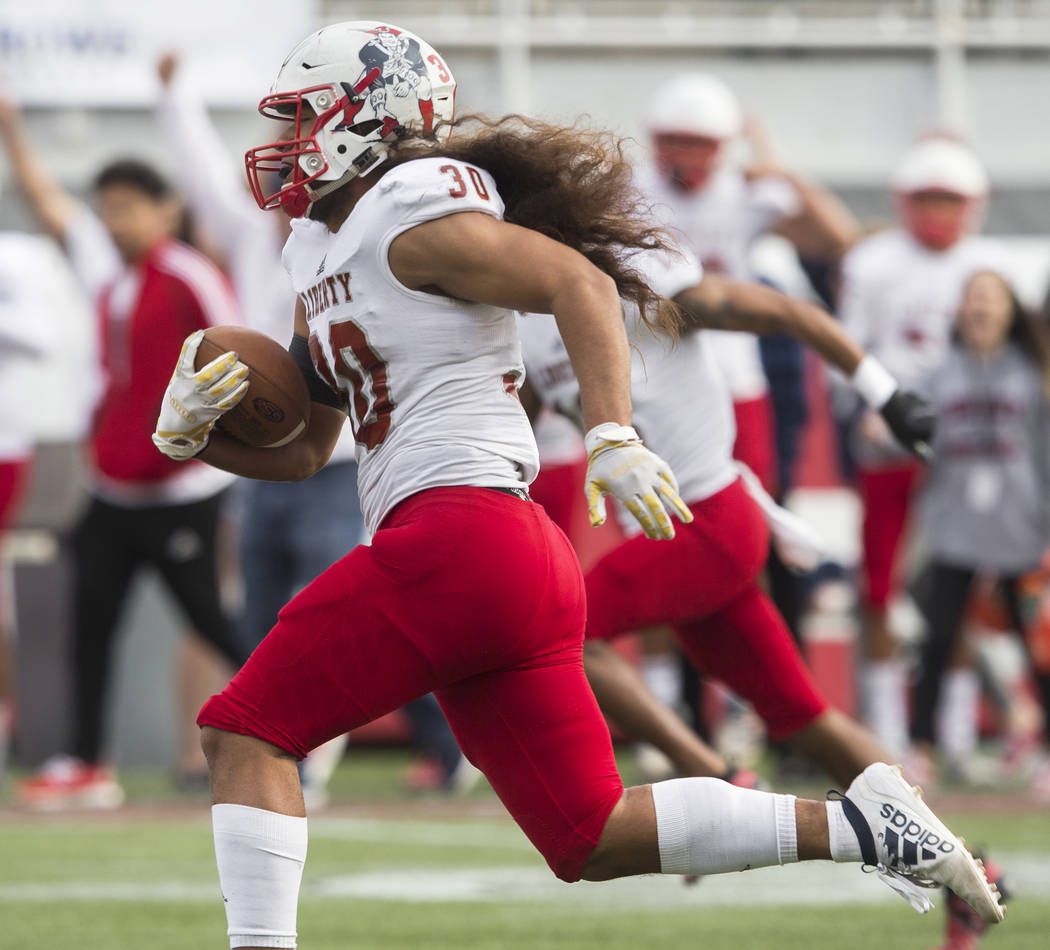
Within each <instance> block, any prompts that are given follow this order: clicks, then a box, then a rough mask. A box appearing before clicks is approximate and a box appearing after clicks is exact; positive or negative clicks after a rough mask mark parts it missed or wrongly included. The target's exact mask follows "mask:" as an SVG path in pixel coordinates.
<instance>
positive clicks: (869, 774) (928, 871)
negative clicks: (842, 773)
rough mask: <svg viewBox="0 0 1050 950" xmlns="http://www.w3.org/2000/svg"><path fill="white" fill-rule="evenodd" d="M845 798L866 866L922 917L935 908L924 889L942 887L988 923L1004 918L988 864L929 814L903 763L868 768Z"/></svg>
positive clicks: (879, 764) (855, 781)
mask: <svg viewBox="0 0 1050 950" xmlns="http://www.w3.org/2000/svg"><path fill="white" fill-rule="evenodd" d="M841 800H842V806H843V810H844V812H845V814H846V818H847V819H848V820H849V822H850V824H851V825H852V826H853V830H854V831H855V832H856V834H857V838H858V840H859V841H860V849H861V854H862V855H863V859H864V864H865V866H867V867H871V868H873V869H875V870H877V871H878V873H879V877H880V878H882V880H883V881H885V882H886V884H888V885H889V886H890V887H891V888H893V890H895V891H896V892H897V893H898V894H899V895H900V896H901V897H903V898H904V899H905V900H906V901H908V903H909V904H911V906H912V907H914V908H915V910H917V911H918V912H919V913H920V914H925V913H926V912H927V911H928V910H929V909H930V908H931V907H932V906H933V902H932V901H931V900H930V899H929V897H927V896H926V894H925V893H924V892H923V891H922V890H920V888H930V887H937V886H939V885H943V886H945V887H947V888H948V889H949V890H950V891H952V892H953V893H955V894H956V895H958V896H959V897H961V898H962V899H963V900H964V901H966V903H967V904H969V905H970V906H971V907H972V908H973V909H974V910H975V911H976V912H977V913H978V914H980V915H981V918H982V919H983V920H986V921H988V922H989V923H998V922H999V921H1000V920H1002V919H1003V915H1004V913H1005V908H1004V907H1003V906H1002V904H1000V903H999V897H1000V895H999V890H998V888H997V887H996V886H995V885H994V884H991V883H989V881H988V878H987V877H986V876H985V872H984V865H983V864H982V863H981V861H980V860H979V859H978V858H975V857H974V856H973V855H972V854H970V852H969V851H967V850H966V844H965V842H964V841H963V839H962V838H958V837H956V836H955V835H954V834H952V832H951V831H949V830H948V828H947V827H945V825H944V824H943V822H941V820H940V819H939V818H938V817H937V816H936V815H935V814H934V813H933V812H932V811H931V810H930V808H929V806H928V805H927V804H926V803H925V802H924V801H923V800H922V795H921V792H920V791H919V789H918V788H913V787H912V786H911V785H909V784H908V783H907V782H906V781H905V780H904V778H903V776H902V774H901V768H900V766H899V765H893V766H891V765H885V764H883V763H881V762H876V763H875V764H874V765H869V766H868V767H867V768H866V769H865V770H864V771H863V772H861V773H860V775H858V776H857V777H856V778H855V779H854V780H853V783H852V784H851V785H850V787H849V788H848V789H847V790H846V794H845V795H844V796H843V797H842V799H841Z"/></svg>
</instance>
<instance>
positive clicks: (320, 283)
mask: <svg viewBox="0 0 1050 950" xmlns="http://www.w3.org/2000/svg"><path fill="white" fill-rule="evenodd" d="M465 211H474V212H481V213H483V214H489V215H492V216H493V217H495V218H501V217H502V215H503V202H502V200H501V199H500V196H499V194H498V193H497V192H496V185H495V182H494V181H493V179H492V176H491V175H489V174H488V172H485V171H483V170H481V169H479V168H476V167H474V166H472V165H467V164H465V163H463V162H457V161H452V160H450V159H447V158H440V157H439V158H423V159H418V160H416V161H412V162H406V163H405V164H403V165H400V166H398V167H396V168H393V169H391V170H390V171H389V172H387V173H386V174H385V175H383V177H382V178H381V179H380V180H379V181H378V182H377V183H376V184H375V185H374V186H373V187H372V188H371V189H370V190H369V191H367V192H366V193H365V194H364V196H363V197H362V198H361V199H360V200H359V201H358V203H357V204H356V205H355V207H354V209H353V211H352V212H351V213H350V216H349V217H348V218H347V219H346V221H345V222H344V223H343V225H342V226H341V227H340V228H339V230H338V231H337V232H335V233H332V232H331V231H329V230H328V228H327V227H326V226H325V225H324V224H322V223H321V222H318V221H311V220H308V219H299V220H295V221H293V222H292V235H291V237H290V238H289V239H288V243H287V245H286V246H285V250H284V264H285V267H286V268H287V270H288V272H289V274H291V278H292V286H293V287H294V289H295V292H296V293H297V294H298V295H299V298H300V299H301V300H302V302H303V305H304V306H305V308H306V315H307V320H308V322H309V325H310V350H311V353H312V355H313V357H314V363H315V365H316V366H317V368H318V372H319V373H320V374H321V375H322V376H323V377H324V378H325V379H326V380H327V381H328V383H329V385H332V386H333V388H335V389H337V390H338V391H339V392H340V393H341V394H343V396H344V398H345V399H346V401H347V411H348V413H349V416H350V424H351V425H352V427H353V431H354V438H355V440H356V443H357V460H358V465H359V470H358V490H359V493H360V496H361V508H362V511H363V512H364V516H365V524H366V526H367V528H368V531H369V532H370V533H374V532H375V531H376V530H377V528H378V527H379V524H380V522H382V520H383V517H384V516H385V515H386V514H387V512H389V511H390V509H391V508H393V506H394V505H396V504H397V503H398V502H399V501H401V500H402V499H404V498H407V497H408V496H409V495H413V494H415V493H416V492H419V491H423V490H424V489H427V488H435V487H438V486H443V485H444V486H448V485H477V486H482V487H488V488H518V489H524V488H527V487H528V484H529V483H530V482H531V481H532V480H533V478H535V476H536V472H537V470H538V468H539V461H538V458H537V454H536V442H535V440H534V439H533V436H532V430H531V428H530V426H529V423H528V420H527V419H526V417H525V412H524V411H523V409H522V407H521V403H520V402H519V401H518V397H517V390H518V386H519V385H520V384H521V380H522V379H523V377H524V367H523V365H522V361H521V346H520V344H519V342H518V335H517V329H516V326H515V320H514V314H513V313H512V312H511V311H509V310H503V309H500V308H498V307H490V306H487V305H482V304H472V303H464V302H463V301H458V300H452V299H450V298H448V297H443V296H439V295H435V294H429V293H423V292H420V291H415V290H410V289H408V288H407V287H405V286H404V285H403V284H401V283H399V282H398V280H397V279H396V278H395V277H394V275H393V273H392V272H391V270H390V265H389V262H388V259H387V254H388V251H389V248H390V244H391V242H392V241H393V240H394V238H396V237H397V236H398V235H399V234H401V233H403V232H404V231H407V230H409V229H410V228H412V227H415V226H416V225H419V224H422V223H423V222H425V221H432V220H434V219H436V218H442V217H444V216H446V215H450V214H457V213H460V212H465Z"/></svg>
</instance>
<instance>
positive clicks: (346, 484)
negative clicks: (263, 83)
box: [157, 53, 479, 809]
mask: <svg viewBox="0 0 1050 950" xmlns="http://www.w3.org/2000/svg"><path fill="white" fill-rule="evenodd" d="M178 64H179V61H178V56H177V54H175V53H167V54H165V55H164V56H162V57H161V58H160V60H158V63H157V74H158V78H159V79H160V85H161V94H160V98H159V99H158V101H157V120H158V124H159V125H160V128H161V130H162V132H163V133H164V137H165V141H166V142H167V144H168V147H169V149H170V151H171V153H172V155H173V157H174V159H175V162H174V168H175V170H176V174H177V176H178V184H179V187H180V191H181V192H182V194H183V195H184V196H185V200H186V203H187V205H188V207H189V210H190V212H191V213H192V215H193V220H194V224H195V226H196V227H198V228H199V229H200V230H201V233H202V236H203V238H204V242H205V244H206V246H207V247H208V249H209V251H211V252H214V253H215V254H216V255H217V257H218V258H219V260H220V261H221V262H222V263H223V265H224V267H225V269H226V272H227V273H228V274H229V278H230V283H231V284H232V286H233V290H234V293H235V295H236V297H237V301H238V304H239V305H240V308H241V311H242V312H243V314H244V318H245V322H246V323H247V324H248V325H249V326H251V327H253V328H254V329H256V330H260V331H261V332H263V333H266V334H267V335H268V336H270V337H272V338H273V339H275V340H276V341H277V342H279V343H280V344H281V345H282V346H286V345H287V344H288V341H289V340H291V338H292V314H293V313H294V311H295V299H296V298H295V293H294V292H293V290H292V285H291V282H290V281H289V279H288V274H287V272H286V271H285V269H284V267H283V266H282V264H281V250H282V248H283V246H284V243H285V241H286V240H287V238H288V235H289V233H290V230H291V229H290V226H289V223H288V222H289V219H288V217H287V216H286V215H283V214H276V215H275V214H264V213H263V212H262V211H260V210H259V207H258V205H256V203H255V202H254V201H253V200H252V197H251V195H250V194H249V193H248V190H247V188H246V187H245V183H244V179H243V174H242V173H241V171H240V169H239V168H238V167H237V166H235V164H234V162H233V160H232V158H231V156H230V154H229V151H228V149H227V147H226V145H225V144H224V143H223V142H222V140H221V138H220V137H219V134H218V132H217V131H216V129H215V127H214V126H213V125H212V123H211V120H210V119H209V117H208V113H207V110H206V109H205V107H204V103H203V102H202V101H201V100H200V98H199V97H198V96H196V95H195V94H194V93H193V92H192V91H191V90H190V89H189V88H187V85H186V84H185V83H182V82H179V81H178ZM236 492H237V509H238V513H239V518H238V521H239V544H238V551H239V557H240V571H241V581H242V584H241V587H242V597H241V601H242V604H241V612H240V620H239V624H238V633H239V635H240V639H241V647H242V649H243V651H244V653H245V655H247V654H249V653H251V651H252V650H254V649H255V648H256V647H257V646H258V645H259V644H260V643H261V642H262V639H263V637H265V636H266V634H267V633H268V632H269V630H270V628H271V627H272V626H273V625H274V624H275V623H276V622H277V612H278V610H280V608H281V607H283V606H284V605H285V604H286V603H287V602H288V601H289V600H290V599H291V598H292V595H293V594H295V593H296V592H298V591H299V590H301V589H302V588H303V587H305V586H306V584H308V583H309V582H310V581H311V580H313V578H315V577H317V575H318V574H320V573H321V572H322V571H324V570H325V569H326V568H328V567H330V566H331V565H332V564H334V563H335V562H336V561H338V560H339V558H341V557H342V556H343V555H344V554H346V553H347V551H349V550H350V549H351V548H353V547H354V546H355V545H357V544H360V543H361V542H362V541H363V540H364V519H363V518H362V516H361V507H360V503H359V501H358V497H357V464H356V462H355V461H354V436H353V432H352V431H351V430H350V427H349V426H347V427H346V428H345V429H344V430H343V433H342V434H341V436H340V438H339V441H338V442H337V443H336V447H335V450H334V451H333V453H332V457H331V459H330V460H329V462H328V464H327V465H325V466H324V468H322V469H321V470H320V471H319V472H317V473H315V474H314V475H313V476H312V477H311V478H310V479H309V480H308V481H306V482H269V481H262V480H259V479H243V480H241V481H240V482H239V483H238V484H237V488H236ZM204 698H207V697H204ZM405 714H406V715H407V717H408V721H409V725H410V728H411V731H412V734H413V737H414V739H415V741H416V744H417V745H418V747H419V748H420V750H421V751H422V753H423V755H424V758H423V759H421V760H420V761H419V762H417V763H416V764H415V766H413V767H412V768H411V770H410V771H409V773H408V776H407V781H408V782H409V784H410V785H411V786H412V787H414V788H417V789H420V790H425V789H428V788H435V789H438V790H443V791H455V792H461V791H466V790H467V789H468V788H469V787H471V786H472V785H473V784H474V782H476V780H477V778H478V775H479V773H478V772H477V770H476V769H474V768H473V767H472V766H471V765H470V763H469V762H468V761H467V760H466V758H465V757H464V756H463V754H462V753H461V752H460V750H459V746H458V745H457V744H456V740H455V737H454V736H453V735H452V732H451V730H450V729H449V728H448V723H446V722H445V717H444V715H443V714H442V712H441V708H440V707H439V706H438V704H437V701H436V700H435V699H434V697H433V696H430V695H428V696H424V697H421V698H420V699H418V700H414V701H413V702H412V703H410V704H409V705H408V706H407V707H406V708H405ZM345 747H346V737H345V736H341V737H339V738H337V739H333V740H332V741H331V742H330V743H327V744H326V745H325V746H324V747H322V748H320V749H317V750H315V751H314V752H313V753H312V754H311V755H310V756H309V758H308V759H307V760H306V762H304V764H303V776H302V777H303V794H304V795H305V796H306V798H307V800H308V802H309V804H310V805H311V807H313V808H315V809H316V808H317V807H319V806H321V805H323V804H324V803H325V802H326V801H327V798H328V793H327V786H328V780H329V778H330V777H331V774H332V771H333V770H334V768H335V766H336V765H337V764H338V761H339V759H340V757H341V756H342V753H343V751H344V749H345Z"/></svg>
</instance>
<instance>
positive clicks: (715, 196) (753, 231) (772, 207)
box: [638, 166, 800, 402]
mask: <svg viewBox="0 0 1050 950" xmlns="http://www.w3.org/2000/svg"><path fill="white" fill-rule="evenodd" d="M638 183H639V186H640V187H641V188H642V190H643V191H644V192H645V193H646V194H647V195H648V196H649V198H650V200H651V201H652V202H653V211H654V213H655V214H656V216H657V218H658V219H659V221H660V222H661V223H662V224H663V225H664V226H665V227H668V228H670V229H672V230H674V231H676V232H678V234H679V235H680V237H681V240H682V241H684V243H685V245H686V246H687V247H688V248H689V250H690V251H692V252H693V253H694V254H695V255H696V256H697V257H698V258H699V259H700V263H701V264H702V265H703V268H704V270H705V271H707V272H708V273H710V274H725V275H726V276H727V277H732V278H733V279H734V280H752V279H753V277H754V274H753V273H752V269H751V264H750V257H751V248H752V245H753V244H754V243H755V241H756V239H757V238H759V237H760V236H761V235H763V234H764V233H765V232H766V231H768V230H769V229H770V228H772V227H774V226H775V225H776V224H777V222H779V221H780V220H782V219H783V218H787V217H791V216H793V215H795V214H797V213H798V211H799V207H800V205H799V197H798V193H797V192H796V191H795V189H794V188H793V187H792V186H791V185H790V184H789V183H788V182H786V181H784V180H783V179H780V178H760V179H758V180H757V181H754V182H749V181H747V180H746V179H745V178H744V176H743V174H742V172H741V171H740V170H739V169H738V168H734V167H731V166H724V167H722V168H720V169H719V170H718V171H717V172H716V173H715V174H714V176H713V177H712V178H711V180H710V181H709V182H708V183H707V184H706V185H705V186H704V187H703V188H701V189H700V190H699V191H694V192H682V191H678V190H676V189H675V188H673V187H672V186H671V184H670V183H669V182H668V181H667V179H666V178H665V177H664V176H663V175H661V174H660V173H659V172H658V171H657V170H656V169H654V168H645V169H642V170H641V172H640V173H639V177H638ZM708 342H709V345H710V347H711V350H712V352H713V353H714V356H715V360H716V362H717V364H718V366H719V368H720V369H721V370H722V372H723V373H724V375H725V378H726V381H727V382H728V383H729V389H730V392H731V393H732V394H733V399H734V400H735V401H737V402H743V401H745V400H750V399H757V398H759V397H761V396H762V395H763V394H764V393H765V392H766V390H767V388H768V387H767V384H766V375H765V372H764V371H763V369H762V357H761V353H760V351H759V347H758V337H756V336H754V335H753V334H750V333H732V332H729V331H722V330H714V331H710V333H709V336H708Z"/></svg>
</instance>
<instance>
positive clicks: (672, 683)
mask: <svg viewBox="0 0 1050 950" xmlns="http://www.w3.org/2000/svg"><path fill="white" fill-rule="evenodd" d="M640 672H641V674H642V679H643V680H645V685H646V686H648V687H649V691H650V692H651V693H652V694H653V695H654V696H655V697H656V698H657V699H658V700H660V702H662V703H663V704H664V705H665V706H670V707H671V708H672V709H677V708H678V706H679V704H680V703H681V702H682V668H681V666H680V664H679V662H678V657H677V655H675V654H674V653H647V654H645V655H644V656H643V657H642V662H641V665H640Z"/></svg>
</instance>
